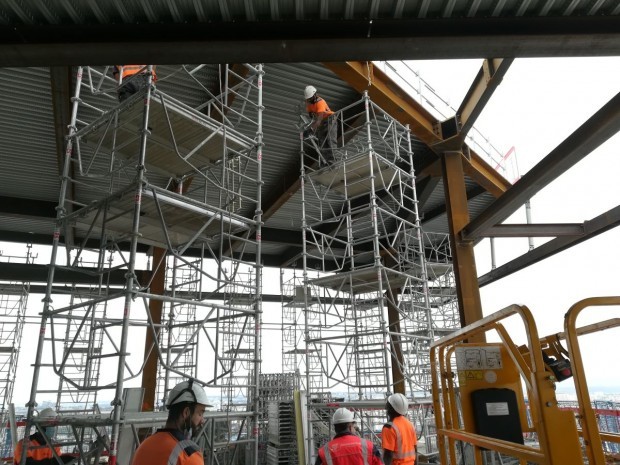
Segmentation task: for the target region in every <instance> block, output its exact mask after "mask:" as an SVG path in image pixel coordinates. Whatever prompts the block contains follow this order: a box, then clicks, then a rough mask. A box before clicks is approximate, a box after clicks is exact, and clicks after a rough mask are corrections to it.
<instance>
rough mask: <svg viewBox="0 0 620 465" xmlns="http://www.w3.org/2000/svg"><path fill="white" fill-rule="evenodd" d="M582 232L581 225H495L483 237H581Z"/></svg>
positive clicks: (583, 230) (582, 226)
mask: <svg viewBox="0 0 620 465" xmlns="http://www.w3.org/2000/svg"><path fill="white" fill-rule="evenodd" d="M584 232H585V229H584V225H583V224H581V223H570V224H559V223H558V224H553V223H539V224H496V225H495V226H493V227H492V228H490V229H488V230H487V231H486V232H485V233H484V237H558V236H582V235H583V234H584Z"/></svg>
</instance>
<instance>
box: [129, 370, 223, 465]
mask: <svg viewBox="0 0 620 465" xmlns="http://www.w3.org/2000/svg"><path fill="white" fill-rule="evenodd" d="M166 407H167V408H168V420H167V421H166V425H165V427H164V428H162V429H159V430H157V432H156V433H155V434H153V435H152V436H149V437H148V438H146V439H145V440H144V441H142V444H140V447H138V449H137V450H136V453H135V455H134V457H133V462H132V465H204V457H203V453H202V450H200V447H199V446H198V445H197V444H196V443H195V442H194V441H192V440H191V437H192V433H194V434H195V433H196V432H198V431H199V430H200V429H201V427H202V424H203V423H204V418H203V415H204V413H205V409H206V408H207V407H211V405H209V404H207V394H206V393H205V391H204V389H203V388H202V387H201V386H199V385H198V384H196V383H194V381H193V380H189V381H183V382H181V383H179V384H177V385H176V386H175V387H174V388H173V389H172V390H171V391H170V394H169V395H168V400H167V401H166Z"/></svg>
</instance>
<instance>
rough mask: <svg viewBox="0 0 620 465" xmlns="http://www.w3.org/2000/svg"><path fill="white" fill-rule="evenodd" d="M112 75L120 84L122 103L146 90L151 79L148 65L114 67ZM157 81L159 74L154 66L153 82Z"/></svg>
mask: <svg viewBox="0 0 620 465" xmlns="http://www.w3.org/2000/svg"><path fill="white" fill-rule="evenodd" d="M112 74H113V75H114V79H116V80H117V81H118V83H119V87H118V100H119V101H120V102H122V101H123V100H126V99H128V98H129V97H131V96H132V95H133V94H135V93H136V92H138V91H139V90H141V89H144V88H145V87H146V85H147V83H148V77H149V72H148V65H114V68H113V70H112ZM155 81H157V74H155V66H153V82H155Z"/></svg>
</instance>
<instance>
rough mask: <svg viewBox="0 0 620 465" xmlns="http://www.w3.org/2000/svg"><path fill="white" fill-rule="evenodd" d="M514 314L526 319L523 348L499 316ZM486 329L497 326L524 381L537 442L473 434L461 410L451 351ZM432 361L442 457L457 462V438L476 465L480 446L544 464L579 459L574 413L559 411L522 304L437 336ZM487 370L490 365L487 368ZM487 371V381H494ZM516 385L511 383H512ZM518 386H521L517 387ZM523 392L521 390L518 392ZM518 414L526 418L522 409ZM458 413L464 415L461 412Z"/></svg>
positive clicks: (504, 348) (574, 464)
mask: <svg viewBox="0 0 620 465" xmlns="http://www.w3.org/2000/svg"><path fill="white" fill-rule="evenodd" d="M513 315H518V316H519V317H520V318H521V320H522V322H523V325H524V329H525V333H526V336H527V350H526V351H523V350H521V349H520V348H518V347H517V346H516V345H515V344H514V342H513V341H512V339H511V337H510V335H509V333H508V331H507V330H506V328H505V327H504V325H503V324H502V322H503V320H505V319H507V318H509V317H511V316H513ZM488 331H496V333H497V335H498V336H499V338H500V340H501V341H502V342H501V347H502V353H503V354H504V353H505V354H507V360H505V362H504V365H506V366H508V365H510V366H511V369H513V370H516V372H517V373H518V374H519V376H520V379H521V380H522V381H523V382H524V384H525V386H526V389H527V394H528V396H527V397H528V400H529V406H530V411H531V425H529V426H528V425H526V428H525V429H526V430H527V429H531V430H532V431H534V432H535V433H536V434H537V437H538V440H539V445H538V447H535V446H530V445H523V444H518V443H514V442H509V441H505V440H501V439H495V438H491V437H486V436H482V435H479V434H476V432H475V431H474V430H473V428H472V426H471V423H472V422H471V421H469V424H468V422H467V412H465V414H464V411H463V406H466V404H467V402H469V399H467V398H464V397H462V398H461V399H460V400H461V402H462V403H463V405H462V406H460V407H459V404H458V401H459V399H458V398H457V389H456V387H457V386H456V384H455V373H454V372H453V370H452V365H453V360H452V358H453V355H454V353H455V350H456V348H457V347H458V346H459V345H461V344H464V343H465V342H466V341H467V340H475V339H476V337H478V338H479V337H480V336H481V335H482V334H484V333H486V332H488ZM431 366H432V372H433V379H432V382H433V402H434V406H435V415H436V417H435V418H436V422H437V430H438V431H437V432H438V443H439V449H440V457H441V463H442V464H444V465H448V464H450V465H455V464H457V463H458V462H457V449H456V445H457V441H460V442H463V443H466V444H470V445H471V446H472V447H473V455H474V460H475V463H476V465H481V464H482V451H483V450H484V449H488V450H492V451H497V452H499V453H503V454H507V455H510V456H513V457H516V458H517V459H518V460H519V462H520V463H521V464H523V465H525V464H526V462H532V463H538V464H544V465H564V464H567V463H570V464H572V465H581V464H583V460H582V458H581V456H582V454H581V448H580V443H579V437H578V434H577V427H576V424H575V421H574V416H573V414H572V413H571V412H566V411H561V410H560V409H559V408H558V403H557V400H556V397H555V390H554V386H555V377H554V376H553V374H552V373H551V372H550V371H548V370H547V369H546V367H545V364H544V361H543V357H542V347H541V342H540V339H539V336H538V330H537V327H536V324H535V322H534V318H533V316H532V313H531V311H530V310H529V309H528V308H527V307H525V306H521V305H511V306H509V307H506V308H504V309H503V310H500V311H498V312H496V313H494V314H493V315H490V316H488V317H485V318H483V319H481V320H479V321H477V322H475V323H473V324H471V325H469V326H467V327H466V328H463V329H461V330H459V331H457V332H455V333H453V334H452V335H450V336H447V337H444V338H442V339H439V340H438V341H436V342H435V343H434V344H433V345H432V347H431ZM489 371H491V370H489ZM494 376H496V375H495V372H494V373H493V376H489V377H488V379H489V386H491V387H501V385H497V384H493V383H494V382H495V379H494ZM512 386H514V383H513V384H512ZM519 389H520V388H519ZM518 394H519V395H521V396H522V392H519V393H518ZM470 410H471V409H470ZM520 413H521V415H520V416H521V418H520V419H519V420H520V422H521V424H523V423H524V422H525V419H524V418H523V417H524V415H523V412H520ZM460 415H462V416H460Z"/></svg>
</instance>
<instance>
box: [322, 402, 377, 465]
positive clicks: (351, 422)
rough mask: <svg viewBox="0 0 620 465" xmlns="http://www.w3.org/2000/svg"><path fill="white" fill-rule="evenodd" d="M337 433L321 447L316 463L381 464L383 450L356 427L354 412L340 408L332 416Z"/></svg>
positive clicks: (323, 464) (335, 464) (341, 464)
mask: <svg viewBox="0 0 620 465" xmlns="http://www.w3.org/2000/svg"><path fill="white" fill-rule="evenodd" d="M332 423H333V424H334V430H335V431H336V435H335V436H334V439H332V440H331V441H329V442H328V443H327V444H325V445H324V446H323V447H321V448H320V449H319V456H318V457H317V459H316V464H315V465H381V464H382V463H383V462H382V461H381V452H380V451H379V449H378V448H377V447H376V446H374V445H373V443H372V442H371V441H369V440H368V439H364V438H360V437H359V436H358V435H357V433H356V429H355V417H354V416H353V412H351V411H350V410H348V409H346V408H339V409H338V410H336V411H335V412H334V416H333V417H332Z"/></svg>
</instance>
